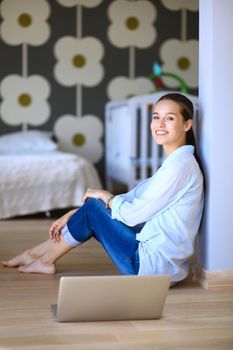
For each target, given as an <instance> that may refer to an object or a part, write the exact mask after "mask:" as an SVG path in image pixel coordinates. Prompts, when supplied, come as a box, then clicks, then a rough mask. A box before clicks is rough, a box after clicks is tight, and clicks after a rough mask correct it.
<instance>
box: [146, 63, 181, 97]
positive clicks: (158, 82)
mask: <svg viewBox="0 0 233 350" xmlns="http://www.w3.org/2000/svg"><path fill="white" fill-rule="evenodd" d="M160 77H170V78H173V79H175V80H176V81H178V83H179V85H180V90H181V91H182V92H184V93H188V86H187V84H186V83H185V81H184V80H183V79H181V78H180V77H179V76H178V75H177V74H174V73H171V72H163V70H162V68H161V67H160V65H159V64H158V63H157V62H155V63H154V64H153V73H152V74H151V75H150V79H151V80H153V82H154V84H155V86H156V87H158V88H159V89H160V88H164V83H163V81H162V79H161V78H160Z"/></svg>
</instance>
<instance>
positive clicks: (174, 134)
mask: <svg viewBox="0 0 233 350" xmlns="http://www.w3.org/2000/svg"><path fill="white" fill-rule="evenodd" d="M191 127H192V120H191V119H189V120H187V121H185V120H184V118H183V116H182V114H181V112H180V106H179V104H178V103H176V102H174V101H172V100H162V101H160V102H158V103H157V104H156V105H155V106H154V110H153V114H152V121H151V132H152V136H153V138H154V140H155V141H156V143H157V144H158V145H162V146H163V147H164V150H165V153H166V155H168V154H170V153H171V152H172V151H174V150H175V149H176V148H178V147H181V146H184V145H185V143H186V132H187V131H188V130H189V129H190V128H191Z"/></svg>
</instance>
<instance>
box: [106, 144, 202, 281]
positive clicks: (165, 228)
mask: <svg viewBox="0 0 233 350" xmlns="http://www.w3.org/2000/svg"><path fill="white" fill-rule="evenodd" d="M193 153H194V147H193V146H190V145H187V146H182V147H180V148H178V149H176V150H175V151H173V152H172V153H171V154H170V155H169V156H168V157H167V158H166V159H165V160H164V162H163V164H162V166H161V167H160V168H159V169H158V170H157V171H156V173H155V174H154V175H153V176H152V177H150V178H149V179H146V180H144V181H142V182H141V183H139V184H138V185H137V186H136V187H135V188H134V189H132V190H131V191H130V192H128V193H126V194H122V195H118V196H115V197H114V198H113V201H112V218H113V219H117V220H119V221H122V222H124V223H125V224H126V225H128V226H135V225H137V224H140V223H145V225H144V226H143V228H142V230H141V232H139V233H137V235H136V239H137V240H138V241H139V258H140V267H139V272H138V274H139V275H148V274H149V275H151V274H170V275H171V280H172V281H174V282H175V281H180V280H182V279H184V278H185V277H186V276H187V274H188V259H189V257H190V256H191V255H192V254H193V252H194V244H195V237H196V234H197V232H198V228H199V225H200V221H201V217H202V211H203V203H204V195H203V176H202V173H201V171H200V168H199V166H198V163H197V162H196V159H195V157H194V155H193Z"/></svg>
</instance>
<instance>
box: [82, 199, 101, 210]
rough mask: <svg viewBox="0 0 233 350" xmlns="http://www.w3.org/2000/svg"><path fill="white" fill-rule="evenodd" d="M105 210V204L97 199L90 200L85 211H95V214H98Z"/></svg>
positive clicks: (86, 203)
mask: <svg viewBox="0 0 233 350" xmlns="http://www.w3.org/2000/svg"><path fill="white" fill-rule="evenodd" d="M103 208H105V204H104V202H103V201H102V200H101V199H97V198H89V199H88V200H87V201H86V202H85V209H86V210H87V211H89V210H90V211H91V212H92V211H94V212H95V213H96V212H98V211H99V210H103Z"/></svg>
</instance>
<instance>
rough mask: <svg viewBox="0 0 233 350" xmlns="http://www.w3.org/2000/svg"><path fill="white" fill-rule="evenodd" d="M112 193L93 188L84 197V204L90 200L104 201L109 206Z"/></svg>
mask: <svg viewBox="0 0 233 350" xmlns="http://www.w3.org/2000/svg"><path fill="white" fill-rule="evenodd" d="M109 196H111V193H110V192H108V191H106V190H93V189H91V188H88V189H87V192H86V193H85V194H84V196H83V203H85V202H86V200H87V199H88V198H96V199H102V201H103V202H104V203H105V204H107V203H108V200H109Z"/></svg>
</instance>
